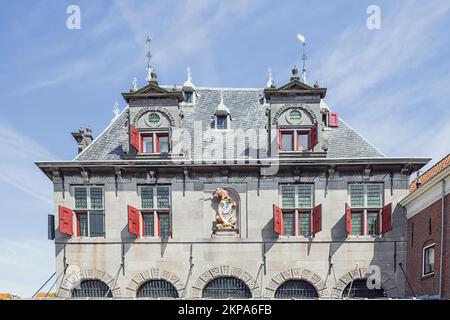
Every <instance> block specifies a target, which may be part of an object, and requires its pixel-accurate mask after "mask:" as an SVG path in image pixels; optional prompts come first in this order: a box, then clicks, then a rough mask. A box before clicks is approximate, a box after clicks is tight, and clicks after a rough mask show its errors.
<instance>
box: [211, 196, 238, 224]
mask: <svg viewBox="0 0 450 320" xmlns="http://www.w3.org/2000/svg"><path fill="white" fill-rule="evenodd" d="M213 198H215V199H219V205H218V208H217V213H216V223H217V224H216V227H217V229H234V228H235V227H236V221H237V218H236V206H237V204H236V201H234V200H233V199H231V197H230V196H229V195H228V191H226V190H225V189H222V188H218V189H216V191H214V193H213Z"/></svg>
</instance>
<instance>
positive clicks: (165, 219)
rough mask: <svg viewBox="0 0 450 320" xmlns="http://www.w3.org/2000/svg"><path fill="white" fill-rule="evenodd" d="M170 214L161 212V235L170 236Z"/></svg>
mask: <svg viewBox="0 0 450 320" xmlns="http://www.w3.org/2000/svg"><path fill="white" fill-rule="evenodd" d="M169 224H170V221H169V215H168V214H167V213H164V214H162V213H160V214H159V236H160V237H162V238H163V237H168V236H169V235H170V227H169Z"/></svg>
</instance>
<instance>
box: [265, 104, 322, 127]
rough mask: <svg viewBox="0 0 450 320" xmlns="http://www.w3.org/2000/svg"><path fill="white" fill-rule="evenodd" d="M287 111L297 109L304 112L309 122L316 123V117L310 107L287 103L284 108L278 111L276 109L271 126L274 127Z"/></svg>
mask: <svg viewBox="0 0 450 320" xmlns="http://www.w3.org/2000/svg"><path fill="white" fill-rule="evenodd" d="M289 109H294V110H295V109H297V110H302V111H304V112H306V113H307V114H308V115H309V116H310V118H311V120H312V121H313V122H318V121H317V116H316V114H315V113H314V111H313V110H312V109H311V107H310V106H308V105H306V104H293V103H288V104H285V105H284V106H282V107H281V108H280V109H278V111H277V112H276V113H275V114H274V116H273V119H272V125H276V124H277V122H278V119H279V118H280V116H281V115H282V114H283V113H284V112H285V111H287V110H289Z"/></svg>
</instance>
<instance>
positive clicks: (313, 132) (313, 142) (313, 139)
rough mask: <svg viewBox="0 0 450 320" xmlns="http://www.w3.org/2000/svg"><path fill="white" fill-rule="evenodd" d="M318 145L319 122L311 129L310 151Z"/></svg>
mask: <svg viewBox="0 0 450 320" xmlns="http://www.w3.org/2000/svg"><path fill="white" fill-rule="evenodd" d="M317 143H318V138H317V122H315V123H314V124H313V126H312V127H311V131H310V132H309V150H312V149H313V148H314V147H315V146H316V145H317Z"/></svg>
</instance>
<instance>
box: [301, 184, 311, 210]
mask: <svg viewBox="0 0 450 320" xmlns="http://www.w3.org/2000/svg"><path fill="white" fill-rule="evenodd" d="M298 207H299V208H311V207H312V194H311V186H309V185H308V186H298Z"/></svg>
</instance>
